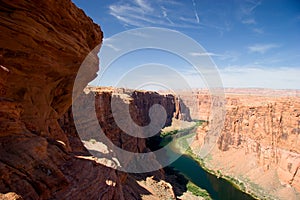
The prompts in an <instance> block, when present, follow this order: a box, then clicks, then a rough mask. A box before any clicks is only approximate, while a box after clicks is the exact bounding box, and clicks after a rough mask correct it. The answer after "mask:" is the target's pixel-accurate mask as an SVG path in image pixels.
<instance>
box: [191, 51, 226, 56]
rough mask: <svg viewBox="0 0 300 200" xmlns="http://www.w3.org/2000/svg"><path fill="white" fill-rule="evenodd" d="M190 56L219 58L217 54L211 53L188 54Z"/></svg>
mask: <svg viewBox="0 0 300 200" xmlns="http://www.w3.org/2000/svg"><path fill="white" fill-rule="evenodd" d="M189 54H190V55H191V56H221V55H219V54H215V53H211V52H204V53H198V52H190V53H189Z"/></svg>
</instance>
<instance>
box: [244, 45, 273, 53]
mask: <svg viewBox="0 0 300 200" xmlns="http://www.w3.org/2000/svg"><path fill="white" fill-rule="evenodd" d="M277 47H279V45H277V44H255V45H252V46H249V47H248V50H249V51H250V52H252V53H261V54H264V53H266V52H267V51H269V50H271V49H274V48H277Z"/></svg>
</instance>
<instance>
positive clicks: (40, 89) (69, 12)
mask: <svg viewBox="0 0 300 200" xmlns="http://www.w3.org/2000/svg"><path fill="white" fill-rule="evenodd" d="M0 9H1V13H0V17H1V22H0V26H1V39H0V40H1V49H0V71H1V72H0V91H1V98H0V177H1V178H0V193H1V198H6V197H7V198H10V197H11V198H15V197H18V198H21V197H22V198H24V199H86V198H88V199H99V198H103V199H113V198H115V199H122V190H121V187H120V183H119V182H120V181H119V177H118V175H117V173H116V171H114V170H112V169H110V168H108V167H105V166H103V165H99V164H97V163H96V162H94V161H91V160H88V159H86V158H84V157H79V156H78V155H76V154H75V153H74V152H73V151H72V150H71V148H70V142H72V141H70V140H68V138H67V136H66V134H64V132H63V130H62V129H61V128H60V126H59V124H58V122H57V119H58V118H59V117H60V116H61V115H62V114H64V113H65V112H66V110H67V109H68V108H69V107H70V105H71V102H72V98H71V96H72V89H73V82H74V79H75V77H76V73H77V71H78V69H79V67H80V65H81V63H82V62H83V60H84V58H85V57H86V56H87V54H88V53H89V52H90V51H91V50H92V49H93V48H95V47H96V46H97V45H98V44H100V43H101V41H102V32H101V30H100V27H99V26H98V25H96V24H94V23H93V22H92V20H91V19H90V18H88V17H87V16H86V15H85V14H84V12H83V11H82V10H80V9H78V8H77V7H76V6H75V5H74V4H73V3H72V2H71V1H70V0H61V1H55V0H47V1H41V0H22V1H21V0H13V1H11V0H3V1H1V3H0ZM89 70H90V72H91V73H90V74H87V76H86V77H85V79H84V80H82V82H81V84H79V86H80V87H79V88H78V89H79V90H80V88H81V89H83V88H84V87H85V86H86V84H87V83H88V82H89V81H90V80H92V79H93V78H94V77H95V76H96V72H97V70H98V58H97V57H96V56H95V57H94V63H91V65H90V69H89ZM112 183H115V185H113V184H112ZM20 196H21V197H20Z"/></svg>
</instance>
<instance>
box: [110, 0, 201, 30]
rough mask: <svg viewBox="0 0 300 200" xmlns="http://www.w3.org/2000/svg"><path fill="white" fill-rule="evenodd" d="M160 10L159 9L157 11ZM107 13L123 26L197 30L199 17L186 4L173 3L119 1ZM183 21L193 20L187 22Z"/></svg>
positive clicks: (138, 0)
mask: <svg viewBox="0 0 300 200" xmlns="http://www.w3.org/2000/svg"><path fill="white" fill-rule="evenodd" d="M159 8H160V9H159ZM183 10H184V12H182V11H183ZM109 13H110V14H111V15H112V16H114V17H115V18H116V19H118V20H119V21H120V22H122V23H124V25H125V26H135V27H145V26H169V27H180V28H199V21H200V19H199V16H198V13H197V12H196V8H195V5H194V7H193V10H191V8H189V7H188V6H187V5H186V4H180V3H178V2H175V1H170V0H169V1H161V0H156V1H145V0H134V1H129V0H125V1H119V2H117V3H113V4H111V5H110V6H109ZM184 19H193V20H190V21H189V22H187V21H186V20H184Z"/></svg>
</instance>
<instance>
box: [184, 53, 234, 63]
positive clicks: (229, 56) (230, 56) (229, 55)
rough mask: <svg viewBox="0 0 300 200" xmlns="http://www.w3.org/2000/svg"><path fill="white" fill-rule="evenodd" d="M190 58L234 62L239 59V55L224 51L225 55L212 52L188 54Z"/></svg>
mask: <svg viewBox="0 0 300 200" xmlns="http://www.w3.org/2000/svg"><path fill="white" fill-rule="evenodd" d="M189 54H190V55H191V56H212V57H217V58H218V59H220V60H230V61H236V60H237V59H238V57H239V54H238V53H237V52H229V51H226V52H225V53H222V54H219V53H213V52H203V53H200V52H190V53H189Z"/></svg>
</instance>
